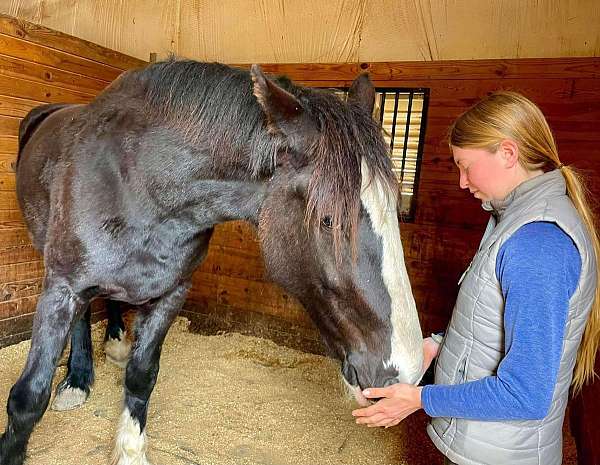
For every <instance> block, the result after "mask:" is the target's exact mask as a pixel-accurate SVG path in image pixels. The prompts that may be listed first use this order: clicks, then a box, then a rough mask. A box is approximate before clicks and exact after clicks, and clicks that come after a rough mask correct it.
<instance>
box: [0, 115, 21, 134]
mask: <svg viewBox="0 0 600 465" xmlns="http://www.w3.org/2000/svg"><path fill="white" fill-rule="evenodd" d="M21 119H22V118H17V117H15V116H4V115H0V134H2V135H3V136H14V137H18V136H19V124H20V123H21Z"/></svg>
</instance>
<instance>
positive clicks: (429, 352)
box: [423, 337, 440, 372]
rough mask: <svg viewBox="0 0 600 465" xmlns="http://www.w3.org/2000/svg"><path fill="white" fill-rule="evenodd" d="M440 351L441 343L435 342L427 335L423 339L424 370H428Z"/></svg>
mask: <svg viewBox="0 0 600 465" xmlns="http://www.w3.org/2000/svg"><path fill="white" fill-rule="evenodd" d="M439 351H440V344H438V343H437V342H435V341H434V340H433V338H431V337H426V338H425V339H423V372H426V371H427V368H429V365H431V362H432V361H433V359H434V358H436V357H437V355H438V352H439Z"/></svg>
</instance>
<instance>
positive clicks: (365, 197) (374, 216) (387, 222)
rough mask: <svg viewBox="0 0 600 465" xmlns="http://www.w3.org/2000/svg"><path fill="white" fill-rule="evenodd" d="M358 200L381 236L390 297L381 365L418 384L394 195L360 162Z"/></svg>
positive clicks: (413, 321) (415, 332)
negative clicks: (388, 335)
mask: <svg viewBox="0 0 600 465" xmlns="http://www.w3.org/2000/svg"><path fill="white" fill-rule="evenodd" d="M361 171H362V188H361V196H360V199H361V201H362V204H363V206H364V208H365V210H366V211H367V213H368V214H369V217H370V219H371V224H372V226H373V230H374V232H375V234H376V235H377V236H378V237H379V238H380V239H381V244H382V257H381V260H382V262H381V275H382V278H383V282H384V284H385V287H386V288H387V291H388V293H389V296H390V300H391V307H392V308H391V323H392V340H391V354H390V358H389V360H386V361H384V366H385V367H389V366H393V367H394V368H395V369H396V370H398V378H399V379H400V381H402V382H405V383H415V384H416V383H418V382H419V380H420V379H421V377H422V375H423V337H422V335H421V326H420V324H419V317H418V314H417V306H416V305H415V299H414V297H413V294H412V289H411V287H410V281H409V279H408V273H407V271H406V264H405V263H404V252H403V250H402V242H401V240H400V228H399V226H398V216H397V209H396V205H397V195H396V193H394V192H391V191H390V190H389V189H388V188H387V186H386V185H385V184H384V183H383V182H382V181H381V180H379V179H376V178H371V174H370V172H369V168H368V166H367V164H366V163H365V162H364V160H363V162H362V165H361Z"/></svg>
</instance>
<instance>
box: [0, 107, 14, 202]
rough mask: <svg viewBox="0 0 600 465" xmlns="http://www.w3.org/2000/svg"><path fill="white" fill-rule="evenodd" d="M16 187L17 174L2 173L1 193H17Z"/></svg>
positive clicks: (0, 181) (0, 180)
mask: <svg viewBox="0 0 600 465" xmlns="http://www.w3.org/2000/svg"><path fill="white" fill-rule="evenodd" d="M0 118H1V117H0ZM16 187H17V186H16V180H15V173H0V191H8V192H15V189H16Z"/></svg>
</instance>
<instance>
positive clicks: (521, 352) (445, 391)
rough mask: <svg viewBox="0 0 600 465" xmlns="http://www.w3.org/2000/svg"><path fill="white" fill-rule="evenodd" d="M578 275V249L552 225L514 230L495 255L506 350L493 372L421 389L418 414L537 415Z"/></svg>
mask: <svg viewBox="0 0 600 465" xmlns="http://www.w3.org/2000/svg"><path fill="white" fill-rule="evenodd" d="M580 273H581V257H580V255H579V252H578V250H577V247H576V246H575V244H574V242H573V241H572V239H571V238H570V237H569V236H568V235H567V234H566V233H565V232H564V231H562V230H561V229H560V228H559V227H558V226H557V225H556V224H554V223H547V222H534V223H529V224H527V225H525V226H522V227H521V228H519V230H517V231H516V232H515V233H514V234H513V235H512V236H511V237H510V238H509V239H508V240H507V241H506V242H505V243H504V244H503V245H502V247H501V248H500V250H499V252H498V255H497V258H496V276H497V278H498V280H499V281H500V284H501V288H502V294H503V296H504V302H505V307H504V338H505V355H504V358H503V359H502V360H501V362H500V365H499V366H498V370H497V372H496V375H495V376H487V377H485V378H482V379H479V380H476V381H471V382H467V383H464V384H458V385H454V386H449V385H428V386H425V387H424V388H423V391H422V393H421V400H422V404H423V408H424V409H425V412H427V414H428V415H430V416H432V417H440V416H442V417H456V418H468V419H474V420H523V419H541V418H544V417H545V416H546V414H547V413H548V410H549V408H550V403H551V401H552V395H553V393H554V387H555V384H556V379H557V376H558V368H559V363H560V357H561V352H562V345H563V337H564V332H565V325H566V320H567V314H568V307H569V299H570V298H571V296H572V295H573V293H574V292H575V289H576V287H577V282H578V281H579V275H580Z"/></svg>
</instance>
